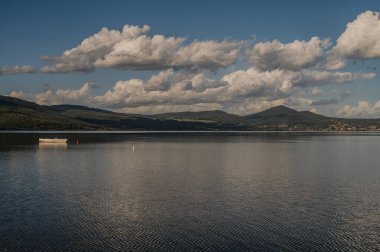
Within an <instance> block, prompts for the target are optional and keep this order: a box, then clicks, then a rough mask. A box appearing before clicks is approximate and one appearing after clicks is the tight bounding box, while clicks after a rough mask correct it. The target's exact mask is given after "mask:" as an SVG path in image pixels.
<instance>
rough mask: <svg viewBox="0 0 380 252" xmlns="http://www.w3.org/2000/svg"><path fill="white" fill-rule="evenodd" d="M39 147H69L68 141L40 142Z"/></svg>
mask: <svg viewBox="0 0 380 252" xmlns="http://www.w3.org/2000/svg"><path fill="white" fill-rule="evenodd" d="M38 147H39V148H40V149H55V148H60V149H67V143H39V144H38Z"/></svg>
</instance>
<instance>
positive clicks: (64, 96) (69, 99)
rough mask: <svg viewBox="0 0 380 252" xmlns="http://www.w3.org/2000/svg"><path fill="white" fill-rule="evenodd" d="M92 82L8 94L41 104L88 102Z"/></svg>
mask: <svg viewBox="0 0 380 252" xmlns="http://www.w3.org/2000/svg"><path fill="white" fill-rule="evenodd" d="M94 87H95V86H94V84H92V83H85V84H84V85H83V86H82V87H81V88H79V89H58V90H47V91H46V92H43V93H38V94H27V93H24V92H21V91H13V92H11V93H10V94H9V95H10V96H12V97H16V98H20V99H25V100H31V101H34V102H37V103H38V104H41V105H54V104H65V103H70V104H89V103H90V93H91V91H92V90H93V88H94Z"/></svg>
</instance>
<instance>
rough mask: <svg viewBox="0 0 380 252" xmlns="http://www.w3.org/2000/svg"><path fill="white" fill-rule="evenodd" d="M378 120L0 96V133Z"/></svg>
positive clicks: (350, 126)
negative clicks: (144, 110) (132, 109)
mask: <svg viewBox="0 0 380 252" xmlns="http://www.w3.org/2000/svg"><path fill="white" fill-rule="evenodd" d="M375 129H380V119H342V118H334V117H327V116H323V115H319V114H316V113H312V112H309V111H301V112H299V111H296V110H294V109H291V108H288V107H285V106H277V107H273V108H270V109H267V110H265V111H262V112H259V113H255V114H251V115H247V116H239V115H234V114H229V113H226V112H224V111H221V110H213V111H200V112H179V113H164V114H157V115H140V114H125V113H116V112H112V111H108V110H104V109H98V108H90V107H86V106H80V105H69V104H64V105H53V106H43V105H38V104H36V103H33V102H28V101H25V100H21V99H17V98H12V97H8V96H0V130H375Z"/></svg>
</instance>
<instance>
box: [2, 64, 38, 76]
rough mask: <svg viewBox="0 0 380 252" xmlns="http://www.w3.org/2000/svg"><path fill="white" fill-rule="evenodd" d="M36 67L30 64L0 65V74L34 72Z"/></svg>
mask: <svg viewBox="0 0 380 252" xmlns="http://www.w3.org/2000/svg"><path fill="white" fill-rule="evenodd" d="M36 72H37V69H35V68H34V67H32V66H28V65H24V66H6V67H0V75H4V74H20V73H36Z"/></svg>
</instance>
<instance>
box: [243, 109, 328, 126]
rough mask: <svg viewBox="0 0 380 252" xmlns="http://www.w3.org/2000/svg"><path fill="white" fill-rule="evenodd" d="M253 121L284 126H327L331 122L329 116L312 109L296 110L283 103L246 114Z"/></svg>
mask: <svg viewBox="0 0 380 252" xmlns="http://www.w3.org/2000/svg"><path fill="white" fill-rule="evenodd" d="M245 118H246V119H247V120H249V121H250V122H251V123H254V124H258V125H282V126H285V125H287V126H289V125H290V126H296V125H299V126H302V125H303V126H305V125H307V126H313V125H314V126H317V127H322V128H325V127H327V126H328V123H329V122H331V119H330V118H329V117H326V116H323V115H319V114H315V113H313V112H310V111H302V112H299V111H296V110H294V109H290V108H288V107H285V106H283V105H280V106H276V107H273V108H270V109H267V110H264V111H262V112H259V113H256V114H252V115H248V116H245Z"/></svg>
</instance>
